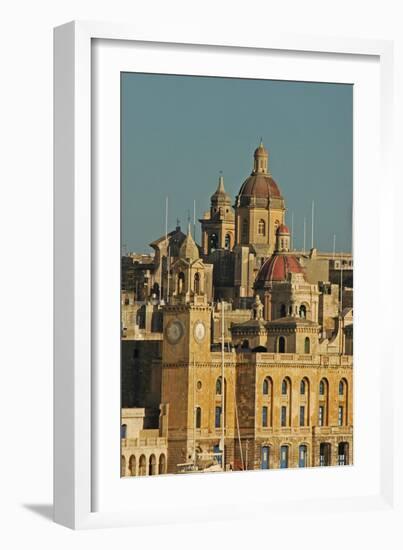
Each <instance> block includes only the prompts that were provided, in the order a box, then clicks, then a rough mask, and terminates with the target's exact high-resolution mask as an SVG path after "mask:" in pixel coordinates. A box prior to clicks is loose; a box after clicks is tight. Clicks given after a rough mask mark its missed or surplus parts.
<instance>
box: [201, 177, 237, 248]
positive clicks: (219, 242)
mask: <svg viewBox="0 0 403 550" xmlns="http://www.w3.org/2000/svg"><path fill="white" fill-rule="evenodd" d="M199 221H200V223H201V227H202V249H203V254H204V255H205V256H207V255H208V254H211V253H212V252H214V251H215V250H232V248H233V246H234V242H235V216H234V210H233V208H232V200H231V197H230V196H229V195H228V193H227V192H226V191H225V188H224V177H223V176H222V175H220V177H219V178H218V186H217V189H216V191H215V193H214V194H213V195H212V196H211V205H210V211H209V212H206V213H205V215H204V218H203V219H201V220H199Z"/></svg>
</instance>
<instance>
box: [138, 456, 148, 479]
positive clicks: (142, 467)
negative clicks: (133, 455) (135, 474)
mask: <svg viewBox="0 0 403 550" xmlns="http://www.w3.org/2000/svg"><path fill="white" fill-rule="evenodd" d="M146 475H147V462H146V457H145V456H144V455H141V456H140V460H139V476H146Z"/></svg>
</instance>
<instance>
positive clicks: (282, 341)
mask: <svg viewBox="0 0 403 550" xmlns="http://www.w3.org/2000/svg"><path fill="white" fill-rule="evenodd" d="M277 351H278V353H285V338H284V336H280V337H279V339H278V341H277Z"/></svg>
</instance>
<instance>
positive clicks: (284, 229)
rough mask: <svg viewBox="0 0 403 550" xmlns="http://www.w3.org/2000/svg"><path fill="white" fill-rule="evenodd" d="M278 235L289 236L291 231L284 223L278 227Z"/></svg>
mask: <svg viewBox="0 0 403 550" xmlns="http://www.w3.org/2000/svg"><path fill="white" fill-rule="evenodd" d="M276 233H277V235H280V234H281V235H289V234H290V230H289V229H288V227H287V226H286V225H284V224H283V223H282V224H281V225H279V226H278V228H277V231H276Z"/></svg>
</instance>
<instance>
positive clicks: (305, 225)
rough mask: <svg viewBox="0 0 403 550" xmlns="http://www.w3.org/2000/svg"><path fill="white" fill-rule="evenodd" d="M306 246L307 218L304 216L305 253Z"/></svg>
mask: <svg viewBox="0 0 403 550" xmlns="http://www.w3.org/2000/svg"><path fill="white" fill-rule="evenodd" d="M305 246H306V218H304V248H303V252H304V254H305Z"/></svg>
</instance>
